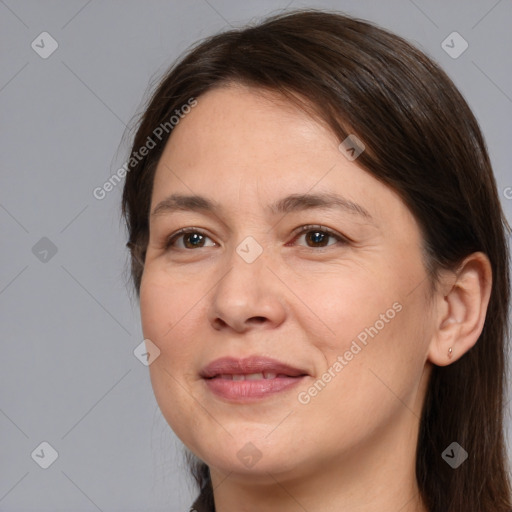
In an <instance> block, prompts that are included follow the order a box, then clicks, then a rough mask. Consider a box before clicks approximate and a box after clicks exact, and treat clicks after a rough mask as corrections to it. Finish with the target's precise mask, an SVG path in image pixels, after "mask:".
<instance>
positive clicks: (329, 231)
mask: <svg viewBox="0 0 512 512" xmlns="http://www.w3.org/2000/svg"><path fill="white" fill-rule="evenodd" d="M311 231H319V232H322V233H325V234H327V235H329V236H330V237H332V238H334V239H336V240H337V241H338V242H339V243H341V244H343V245H346V244H348V243H349V242H350V240H349V239H348V238H347V237H344V236H342V235H340V234H339V233H336V232H335V231H333V230H332V229H329V228H327V227H325V226H321V225H318V224H307V225H305V226H301V228H300V229H299V230H298V231H297V230H296V232H295V233H296V234H294V238H293V241H295V240H297V238H299V237H300V236H301V235H303V234H304V233H308V232H311ZM194 233H195V234H199V235H202V236H205V237H207V238H210V237H209V236H208V235H207V234H206V233H205V232H203V231H202V230H201V229H197V228H182V229H180V230H178V231H176V232H175V233H173V234H172V235H170V236H169V237H168V238H167V239H166V241H165V246H164V248H165V250H180V249H181V248H180V249H174V248H173V244H174V243H175V241H176V240H177V239H178V238H179V237H180V236H183V235H189V234H194ZM332 245H336V244H332ZM332 245H327V246H319V247H308V246H306V248H308V249H317V250H318V249H327V248H328V247H332ZM198 249H203V247H198ZM183 250H189V251H190V250H194V249H188V248H184V249H183Z"/></svg>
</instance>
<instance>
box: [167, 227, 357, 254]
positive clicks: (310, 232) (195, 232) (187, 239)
mask: <svg viewBox="0 0 512 512" xmlns="http://www.w3.org/2000/svg"><path fill="white" fill-rule="evenodd" d="M302 236H304V237H305V240H306V243H307V244H308V247H310V248H313V249H314V248H320V249H321V248H323V247H328V246H331V245H336V243H337V242H338V243H341V244H347V243H348V242H349V240H348V239H347V238H346V237H344V236H342V235H340V234H339V233H336V232H335V231H332V230H331V229H329V228H326V227H324V226H320V225H306V226H301V227H300V229H299V230H298V231H296V232H295V237H294V239H293V241H292V242H295V241H296V240H297V239H299V238H300V237H302ZM180 239H181V240H182V244H181V245H180V244H178V245H176V242H177V241H178V240H180ZM206 239H210V237H209V236H208V235H206V234H205V233H203V232H202V231H201V230H199V229H196V228H183V229H180V230H179V231H177V232H176V233H173V234H172V235H171V236H170V237H169V238H168V239H167V241H166V242H165V249H166V250H171V249H201V248H203V247H208V246H207V245H205V240H206ZM329 239H333V243H328V242H329ZM210 240H211V239H210ZM310 243H311V245H310ZM215 245H217V244H216V243H215V242H212V244H211V245H209V247H214V246H215ZM287 245H288V244H287Z"/></svg>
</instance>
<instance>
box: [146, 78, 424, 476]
mask: <svg viewBox="0 0 512 512" xmlns="http://www.w3.org/2000/svg"><path fill="white" fill-rule="evenodd" d="M197 101H198V104H197V106H196V107H195V108H194V109H192V110H191V112H190V113H189V114H188V115H186V116H185V117H184V118H182V119H181V120H180V122H179V124H178V125H177V126H176V127H175V128H174V130H173V133H172V136H171V137H170V139H169V142H168V144H167V146H166V148H165V151H164V153H163V155H162V157H161V160H160V162H159V165H158V168H157V171H156V175H155V180H154V188H153V195H152V200H151V212H152V213H151V215H150V240H149V245H148V248H147V256H146V261H145V267H144V273H143V276H142V283H141V289H140V305H141V315H142V326H143V333H144V337H145V338H147V339H149V340H151V342H153V343H154V344H155V345H156V346H157V347H158V349H159V350H160V355H159V356H158V357H157V359H156V360H155V361H154V362H153V363H152V364H151V365H150V374H151V381H152V385H153V389H154V392H155V396H156V399H157V402H158V404H159V406H160V409H161V411H162V413H163V415H164V417H165V418H166V420H167V421H168V423H169V425H170V426H171V427H172V429H173V430H174V431H175V433H176V434H177V435H178V436H179V437H180V438H181V440H182V441H183V442H184V443H185V444H186V445H187V447H188V448H189V449H190V450H192V451H193V452H194V453H195V454H196V455H198V456H199V457H200V458H201V459H203V460H204V461H205V462H207V463H208V464H209V465H210V466H211V468H213V469H217V470H219V471H221V472H232V473H234V474H239V475H240V476H242V477H243V475H244V474H250V475H251V477H252V478H254V476H256V475H257V474H260V475H262V476H263V475H264V474H266V473H267V472H271V473H273V474H277V473H279V474H281V475H285V474H292V473H293V474H298V473H297V472H299V473H300V472H305V471H318V469H325V468H328V467H329V466H330V465H333V467H335V465H339V464H340V462H342V461H347V463H348V462H349V461H350V464H351V466H350V467H351V468H352V469H354V468H355V467H356V464H357V461H360V460H361V461H362V460H363V459H364V457H363V454H364V453H366V452H365V451H367V452H368V453H369V451H368V450H370V448H369V447H372V448H371V450H372V454H373V455H372V456H373V457H374V460H375V464H378V463H379V460H382V459H380V457H384V456H385V457H398V456H403V455H404V450H405V448H404V449H402V448H400V446H407V449H410V447H411V446H414V447H415V440H414V436H415V432H416V429H417V427H418V417H419V416H420V411H421V401H422V398H423V394H424V391H425V386H426V382H427V374H428V372H427V371H424V370H428V369H429V366H430V365H429V364H427V365H426V360H427V352H428V347H429V342H430V335H431V329H430V327H429V325H430V324H429V321H428V316H429V311H430V309H429V308H430V306H429V302H428V300H427V299H428V287H429V284H428V280H427V279H426V272H425V269H424V266H423V264H422V259H421V237H420V232H419V228H418V225H417V223H416V221H415V219H414V218H413V216H412V215H411V213H410V211H409V210H408V209H407V208H406V206H405V205H404V203H403V202H402V201H401V199H400V198H399V197H398V195H397V194H396V193H395V192H393V191H392V190H391V189H390V188H388V187H387V186H385V185H384V184H382V183H381V182H380V181H378V180H376V179H375V178H374V177H372V176H371V175H370V174H369V173H367V172H365V171H364V170H362V169H361V168H359V167H358V165H357V159H355V160H353V157H354V156H355V155H356V153H354V154H353V155H352V152H348V153H347V152H343V151H341V150H340V149H339V147H338V146H339V142H338V141H337V140H336V138H335V137H334V135H333V134H332V133H331V132H330V131H329V130H327V129H326V128H325V127H323V126H322V125H320V124H318V123H317V122H315V121H313V120H312V119H311V118H310V117H308V116H307V115H306V114H305V113H303V112H302V111H299V110H297V109H295V108H294V107H292V106H291V105H290V104H288V103H286V102H285V101H284V100H282V101H279V100H278V98H277V97H273V98H272V97H270V96H268V95H267V96H266V97H265V96H263V94H262V93H261V92H258V91H255V90H254V89H249V88H246V87H242V86H231V87H229V88H228V87H223V88H218V89H214V90H211V91H209V92H207V93H206V94H204V95H203V96H200V97H199V98H197ZM391 150H392V148H390V151H391ZM348 157H350V158H348ZM327 194H329V196H327ZM172 195H176V196H201V198H203V199H201V200H195V201H191V200H189V201H186V200H176V197H175V200H174V201H171V199H170V196H172ZM289 196H292V197H291V198H290V197H289ZM308 196H314V197H310V198H309V199H308ZM287 197H288V198H289V199H285V198H287ZM335 198H337V200H338V201H337V203H335V202H333V201H332V200H333V199H335ZM322 200H324V202H325V204H324V205H321V204H320V203H321V202H322ZM206 202H208V203H212V204H213V205H216V206H213V207H212V208H211V209H210V208H207V207H206ZM272 207H273V208H272ZM155 209H158V212H156V213H154V214H153V212H154V211H155ZM363 212H366V213H363ZM308 225H312V227H311V226H310V227H307V226H308ZM304 226H306V228H305V230H304V231H302V232H301V229H302V228H303V227H304ZM182 228H187V229H190V231H191V232H192V233H188V234H181V235H180V234H178V235H177V236H176V237H173V236H172V235H174V234H175V233H176V232H177V231H178V230H180V229H182ZM330 232H332V234H330ZM169 240H171V242H170V244H168V245H167V242H168V241H169ZM220 358H230V361H231V363H233V364H232V366H230V365H229V364H228V365H227V366H222V364H218V365H215V364H214V365H213V366H210V370H211V371H210V372H209V373H208V376H209V378H205V377H204V371H205V368H206V367H207V366H208V365H210V364H211V363H212V362H214V361H216V360H218V359H220ZM246 358H255V359H252V362H251V360H248V361H249V362H248V361H240V360H244V359H246ZM257 358H268V360H267V359H257ZM271 360H273V361H271ZM276 361H278V362H280V363H281V364H282V365H286V366H281V367H279V366H277V364H276ZM263 372H264V374H263V375H262V373H263ZM242 374H243V375H244V376H242ZM248 374H252V375H251V376H250V378H246V376H247V375H248ZM276 374H277V376H276ZM233 375H235V376H234V377H233ZM265 377H267V378H265ZM268 377H270V378H268ZM273 377H275V378H273ZM389 452H392V453H389ZM375 453H378V454H379V456H377V455H375ZM306 468H307V469H306Z"/></svg>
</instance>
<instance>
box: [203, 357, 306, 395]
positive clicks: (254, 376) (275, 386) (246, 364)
mask: <svg viewBox="0 0 512 512" xmlns="http://www.w3.org/2000/svg"><path fill="white" fill-rule="evenodd" d="M200 375H201V377H202V378H203V381H204V382H205V384H206V387H207V389H208V390H209V391H210V392H212V393H213V394H214V395H216V396H217V397H220V398H222V399H224V400H227V401H228V402H236V403H250V402H254V401H256V400H261V399H264V398H267V397H269V396H271V395H275V394H276V393H281V392H284V391H286V390H289V389H291V388H292V387H294V386H296V385H297V384H298V383H299V382H301V381H302V379H304V378H306V377H307V376H308V373H307V372H306V371H305V370H303V369H301V368H295V367H293V366H289V365H287V364H285V363H282V362H280V361H278V360H276V359H269V358H265V357H258V356H253V357H248V358H245V359H235V358H230V357H227V358H222V359H217V360H215V361H213V362H212V363H210V364H209V365H207V366H206V367H205V368H203V370H202V371H201V372H200Z"/></svg>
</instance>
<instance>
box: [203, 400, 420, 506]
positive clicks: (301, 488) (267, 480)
mask: <svg viewBox="0 0 512 512" xmlns="http://www.w3.org/2000/svg"><path fill="white" fill-rule="evenodd" d="M418 425H419V421H418V419H417V418H416V417H415V416H412V413H411V411H409V410H407V409H405V410H404V414H403V415H402V417H401V418H399V419H398V420H397V422H393V423H392V424H388V425H387V427H386V429H385V430H380V431H376V432H375V433H374V434H373V436H372V438H371V439H367V440H366V442H365V445H364V446H363V447H361V446H359V447H357V446H356V447H353V448H351V450H350V451H345V452H343V453H341V454H340V452H339V451H337V452H336V453H335V454H334V455H335V456H333V457H331V458H329V456H327V457H325V454H323V455H324V456H319V457H318V458H317V459H315V460H310V461H305V462H304V463H303V464H301V465H300V467H297V468H294V469H293V470H291V471H287V472H286V473H280V472H278V471H272V470H271V469H269V470H268V471H264V470H261V471H259V472H255V471H254V470H255V469H256V468H257V466H255V467H254V468H253V472H252V473H250V474H238V473H233V472H232V473H225V472H222V471H220V470H218V469H216V468H214V467H210V472H211V475H212V484H213V488H214V498H215V507H216V510H217V511H218V512H235V511H236V512H242V511H243V512H259V511H261V510H265V511H266V512H278V511H279V512H304V511H305V510H306V511H308V512H339V511H340V510H343V511H347V512H363V511H364V512H397V511H400V512H428V510H427V508H426V507H425V505H424V504H423V503H422V500H421V498H420V494H419V489H418V486H417V483H416V477H415V456H416V444H417V435H418ZM333 451H334V450H333ZM305 468H307V469H305Z"/></svg>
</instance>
